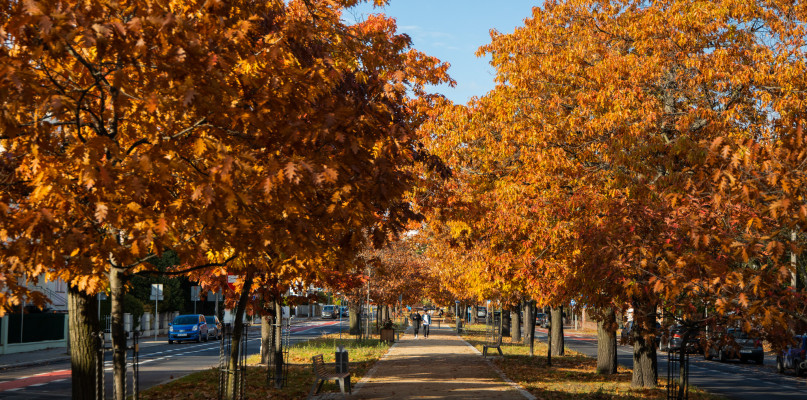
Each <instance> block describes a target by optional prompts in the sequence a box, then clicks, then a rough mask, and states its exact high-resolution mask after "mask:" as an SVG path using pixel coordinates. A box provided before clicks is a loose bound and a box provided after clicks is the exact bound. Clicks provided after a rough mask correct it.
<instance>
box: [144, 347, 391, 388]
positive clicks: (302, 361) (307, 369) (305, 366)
mask: <svg viewBox="0 0 807 400" xmlns="http://www.w3.org/2000/svg"><path fill="white" fill-rule="evenodd" d="M337 346H342V347H344V348H345V349H347V351H348V354H349V360H350V375H351V382H352V384H353V385H355V384H356V383H357V382H358V381H359V380H360V379H361V378H362V377H363V376H364V374H365V373H367V371H368V370H369V369H370V368H371V367H372V366H373V364H374V363H375V362H376V361H377V360H378V359H379V358H381V356H383V355H384V354H385V353H386V352H387V350H388V349H389V346H390V344H389V343H384V342H381V341H379V340H376V339H371V340H355V339H338V334H334V335H326V336H322V337H320V338H317V339H313V340H309V341H306V342H301V343H297V344H295V345H293V346H292V347H291V348H290V349H289V369H288V378H287V381H286V386H284V387H283V388H282V389H275V388H274V386H273V385H267V384H266V365H260V356H259V355H254V356H250V357H248V358H247V373H246V385H245V387H246V390H245V398H246V399H267V398H271V399H305V398H306V396H307V395H308V391H309V390H310V389H311V385H312V384H313V383H314V373H313V371H312V367H311V357H313V356H314V355H317V354H322V355H323V359H324V360H325V363H331V365H332V364H333V363H334V362H335V354H334V353H335V351H336V347H337ZM218 382H219V376H218V369H217V368H211V369H207V370H204V371H199V372H195V373H192V374H190V375H187V376H185V377H182V378H179V379H177V380H175V381H171V382H168V383H166V384H163V385H159V386H154V387H152V388H149V389H147V390H144V391H142V392H141V393H140V398H141V399H145V400H157V399H198V400H209V399H217V398H218ZM330 391H336V392H338V391H339V385H337V384H334V383H333V382H330V383H326V384H325V385H323V387H322V393H325V392H330Z"/></svg>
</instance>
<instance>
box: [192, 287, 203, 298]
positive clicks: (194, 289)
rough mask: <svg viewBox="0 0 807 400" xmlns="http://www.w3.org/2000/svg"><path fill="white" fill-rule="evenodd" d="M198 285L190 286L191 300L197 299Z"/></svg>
mask: <svg viewBox="0 0 807 400" xmlns="http://www.w3.org/2000/svg"><path fill="white" fill-rule="evenodd" d="M200 289H201V287H200V286H191V301H199V291H200Z"/></svg>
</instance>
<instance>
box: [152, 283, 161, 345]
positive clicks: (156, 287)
mask: <svg viewBox="0 0 807 400" xmlns="http://www.w3.org/2000/svg"><path fill="white" fill-rule="evenodd" d="M149 299H150V300H154V324H153V325H154V340H157V331H158V329H157V327H158V326H159V319H160V316H159V313H158V311H157V310H158V308H157V306H158V304H157V301H158V300H163V284H162V283H152V284H151V296H150V297H149Z"/></svg>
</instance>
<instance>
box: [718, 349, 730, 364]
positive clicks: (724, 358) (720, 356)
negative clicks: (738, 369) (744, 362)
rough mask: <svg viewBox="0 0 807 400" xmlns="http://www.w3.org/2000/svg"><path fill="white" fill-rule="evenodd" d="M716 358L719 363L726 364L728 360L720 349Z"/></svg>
mask: <svg viewBox="0 0 807 400" xmlns="http://www.w3.org/2000/svg"><path fill="white" fill-rule="evenodd" d="M717 358H718V359H720V362H726V361H727V360H728V357H727V356H726V352H725V351H723V349H720V351H719V352H718V353H717Z"/></svg>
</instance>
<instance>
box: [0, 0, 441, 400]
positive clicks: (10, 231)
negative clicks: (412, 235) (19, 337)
mask: <svg viewBox="0 0 807 400" xmlns="http://www.w3.org/2000/svg"><path fill="white" fill-rule="evenodd" d="M358 2H359V1H358V0H338V1H331V0H328V1H325V0H292V1H255V0H237V1H228V2H220V1H208V0H205V1H202V0H198V1H194V0H191V1H187V0H181V1H179V0H176V1H175V0H169V1H152V0H137V1H125V0H124V1H92V2H86V1H79V0H75V1H72V0H41V1H25V2H20V1H17V0H3V1H0V41H1V42H2V44H0V99H1V100H0V149H1V150H0V158H1V159H2V161H1V162H0V213H2V214H3V218H0V287H2V290H0V305H3V306H11V305H14V304H19V303H20V302H21V301H23V300H24V299H25V300H26V301H34V302H37V303H38V304H43V303H44V302H45V301H46V300H45V299H44V297H43V296H42V295H41V294H40V293H37V292H32V291H30V290H28V289H27V288H26V287H25V286H22V285H19V284H18V282H17V278H18V277H23V276H28V277H36V276H38V275H40V274H45V275H46V276H47V277H48V278H49V279H54V278H61V279H64V280H65V281H66V282H68V284H69V307H70V324H71V330H70V332H71V336H70V342H71V343H70V345H71V349H72V358H73V367H72V368H73V375H72V376H73V397H74V398H76V399H83V398H87V399H91V398H94V397H95V393H94V391H95V387H96V386H95V384H94V382H93V371H94V370H95V368H96V365H95V359H94V354H95V351H94V350H95V346H96V344H95V342H94V341H93V340H92V339H91V335H90V333H91V332H94V331H97V330H98V321H97V320H96V315H97V314H96V310H95V309H94V307H95V302H94V301H93V300H92V297H91V296H92V295H93V294H95V293H97V292H99V291H102V290H107V291H109V293H110V297H111V313H112V320H113V322H112V337H113V352H114V356H113V363H114V388H115V398H116V399H123V398H124V390H123V388H124V383H125V362H124V361H125V348H126V337H125V335H124V331H123V320H122V316H123V310H122V299H123V296H124V293H125V292H126V291H127V288H128V287H129V286H130V283H131V279H132V277H133V276H137V275H163V276H187V277H188V278H189V279H191V280H194V281H198V282H200V284H201V285H202V286H203V287H204V288H205V289H206V290H217V289H225V293H227V299H226V302H227V304H228V305H229V306H230V307H232V308H234V309H236V313H235V321H236V325H235V328H234V332H233V335H234V340H233V343H238V342H239V341H238V337H240V335H241V330H242V327H241V325H240V321H241V316H242V315H243V314H244V313H245V312H256V313H264V312H269V313H271V312H272V310H276V309H277V305H278V303H279V301H280V297H281V296H282V295H283V294H284V293H286V291H287V289H288V288H289V287H290V286H292V285H293V284H295V282H297V283H299V282H306V283H317V284H321V285H324V286H329V287H332V288H334V289H336V290H346V289H349V288H352V287H355V286H356V285H358V284H360V283H361V282H362V276H363V274H364V271H365V268H364V266H363V263H362V261H361V260H362V259H361V258H360V257H357V251H358V249H360V248H363V247H364V246H366V245H367V243H368V242H369V243H371V244H375V245H378V244H381V243H383V242H384V241H385V240H387V238H388V237H390V236H394V235H395V234H397V233H398V232H400V231H401V230H402V229H403V227H404V226H405V224H406V222H407V221H409V220H410V219H411V218H413V217H415V213H414V211H413V210H412V209H411V208H410V206H409V205H408V203H407V202H405V201H404V200H403V194H404V193H405V192H406V191H407V190H409V189H410V188H411V187H412V186H413V185H414V183H415V181H416V179H417V177H418V175H417V174H416V173H415V167H416V165H418V164H420V163H424V162H426V163H427V164H430V163H431V164H433V162H434V159H433V157H431V156H430V155H429V154H428V153H427V152H426V151H425V150H424V149H423V148H422V146H420V145H419V144H418V141H419V136H418V134H417V128H418V127H419V126H420V125H421V124H422V123H423V121H424V120H425V118H426V114H425V111H426V110H428V109H430V108H431V107H432V105H433V103H434V101H435V99H436V98H437V97H436V96H435V95H431V94H429V93H427V92H426V90H425V89H424V85H426V84H439V83H442V82H449V78H448V77H447V75H446V69H447V65H445V64H442V63H441V62H440V61H439V60H437V59H434V58H432V57H429V56H426V55H424V54H422V53H420V52H417V51H415V50H413V49H411V48H410V39H409V37H407V36H406V35H401V34H398V33H397V32H396V27H395V23H394V21H393V20H391V19H388V18H385V17H383V16H371V17H369V18H368V19H367V20H365V21H363V22H360V23H357V24H352V25H351V24H347V23H345V22H344V21H343V20H342V18H341V13H342V11H343V10H344V9H345V8H346V7H350V6H353V5H355V4H356V3H358ZM375 3H376V4H380V3H383V1H381V0H375ZM168 250H170V251H172V252H173V253H175V254H176V255H177V257H178V259H179V261H180V263H179V264H177V265H171V266H162V267H160V266H158V265H157V260H158V259H159V258H160V257H161V255H162V254H164V253H165V252H166V251H168ZM228 274H230V275H238V276H239V279H238V282H236V284H235V287H236V290H235V291H229V290H226V286H227V285H226V282H227V281H226V275H228ZM0 310H2V309H0ZM0 312H2V311H0ZM232 351H233V352H234V354H236V355H237V354H238V348H237V345H235V346H233V349H232ZM236 358H237V357H232V360H233V362H235V360H236ZM234 386H235V385H233V384H232V383H230V385H229V387H231V388H232V387H234ZM230 394H232V393H230Z"/></svg>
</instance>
